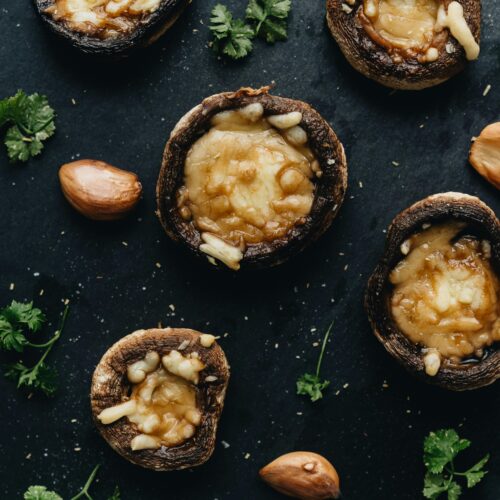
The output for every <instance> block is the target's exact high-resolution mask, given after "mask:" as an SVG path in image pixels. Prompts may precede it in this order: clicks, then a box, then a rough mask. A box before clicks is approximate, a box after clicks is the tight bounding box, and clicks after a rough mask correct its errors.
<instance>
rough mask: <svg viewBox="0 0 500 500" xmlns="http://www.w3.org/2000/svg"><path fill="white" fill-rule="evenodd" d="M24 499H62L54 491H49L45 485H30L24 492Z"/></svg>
mask: <svg viewBox="0 0 500 500" xmlns="http://www.w3.org/2000/svg"><path fill="white" fill-rule="evenodd" d="M24 500H63V499H62V497H60V496H59V495H58V494H57V493H55V492H54V491H49V490H47V488H46V487H45V486H30V487H29V488H28V489H27V491H26V492H25V493H24Z"/></svg>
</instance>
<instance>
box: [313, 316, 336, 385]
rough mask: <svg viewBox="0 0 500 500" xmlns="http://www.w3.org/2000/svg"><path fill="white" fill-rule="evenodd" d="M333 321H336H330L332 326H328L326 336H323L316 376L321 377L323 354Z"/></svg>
mask: <svg viewBox="0 0 500 500" xmlns="http://www.w3.org/2000/svg"><path fill="white" fill-rule="evenodd" d="M333 323H334V321H332V322H331V323H330V326H329V327H328V330H327V331H326V333H325V337H324V338H323V345H322V346H321V352H320V353H319V358H318V364H317V366H316V377H319V371H320V369H321V363H322V362H323V354H324V353H325V348H326V343H327V341H328V337H329V336H330V332H331V331H332V328H333Z"/></svg>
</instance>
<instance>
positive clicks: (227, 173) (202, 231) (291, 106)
mask: <svg viewBox="0 0 500 500" xmlns="http://www.w3.org/2000/svg"><path fill="white" fill-rule="evenodd" d="M346 187H347V165H346V158H345V154H344V148H343V146H342V144H341V143H340V141H339V140H338V139H337V136H336V135H335V133H334V132H333V130H332V129H331V128H330V126H329V125H328V123H327V122H326V121H325V120H324V119H323V118H322V117H321V116H320V115H319V114H318V113H317V112H316V111H315V110H314V109H312V108H311V107H310V106H309V105H308V104H306V103H304V102H301V101H296V100H293V99H286V98H283V97H277V96H273V95H271V94H269V87H264V88H261V89H259V90H254V89H251V88H242V89H240V90H238V91H237V92H224V93H222V94H216V95H213V96H211V97H208V98H206V99H205V100H204V101H203V102H202V103H201V104H199V105H198V106H196V107H195V108H193V109H192V110H191V111H189V112H188V113H187V114H186V115H185V116H184V117H183V118H182V119H181V120H180V121H179V123H178V124H177V125H176V127H175V128H174V130H173V132H172V133H171V135H170V139H169V140H168V142H167V145H166V147H165V152H164V155H163V163H162V166H161V170H160V175H159V178H158V184H157V202H158V211H157V213H158V216H159V218H160V221H161V224H162V226H163V228H164V229H165V231H166V233H167V234H168V235H169V236H170V237H171V238H172V239H173V240H174V241H177V242H180V243H182V244H183V245H184V246H185V247H187V248H188V249H189V250H190V251H191V252H192V253H193V254H194V255H197V256H200V257H203V258H204V259H205V258H208V259H209V261H210V262H211V263H212V264H214V265H218V264H220V263H221V262H222V263H223V264H224V265H225V266H227V267H229V268H231V269H233V270H238V269H239V268H240V266H243V267H245V268H262V267H268V266H273V265H276V264H279V263H281V262H283V261H285V260H286V259H288V258H289V257H290V256H292V255H293V254H295V253H297V252H299V251H300V250H302V249H303V248H304V247H305V246H306V245H308V244H309V243H311V241H313V240H316V239H317V238H319V236H320V235H322V234H323V233H324V232H325V231H326V230H327V228H328V227H329V226H330V224H331V222H332V220H333V219H334V217H335V216H336V214H337V212H338V210H339V208H340V206H341V204H342V201H343V199H344V194H345V190H346Z"/></svg>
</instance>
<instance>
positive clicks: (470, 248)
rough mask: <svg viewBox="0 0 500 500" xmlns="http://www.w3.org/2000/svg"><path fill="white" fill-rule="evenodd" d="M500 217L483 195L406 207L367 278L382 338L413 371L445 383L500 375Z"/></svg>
mask: <svg viewBox="0 0 500 500" xmlns="http://www.w3.org/2000/svg"><path fill="white" fill-rule="evenodd" d="M499 278H500V222H499V220H498V219H497V217H496V215H495V213H494V212H493V210H491V209H490V208H489V207H488V206H487V205H485V204H484V203H483V202H482V201H481V200H479V199H478V198H476V197H473V196H469V195H466V194H461V193H442V194H436V195H433V196H430V197H428V198H426V199H424V200H422V201H419V202H418V203H416V204H414V205H412V206H411V207H410V208H408V209H406V210H404V211H403V212H401V213H400V214H399V215H398V216H397V217H396V218H395V219H394V221H393V222H392V224H391V226H390V227H389V231H388V234H387V246H386V250H385V254H384V257H383V259H382V260H381V262H380V263H379V265H378V266H377V268H376V269H375V272H374V273H373V275H372V276H371V278H370V280H369V282H368V288H367V292H366V298H365V306H366V310H367V312H368V316H369V319H370V322H371V325H372V328H373V332H374V333H375V335H376V337H377V338H378V340H379V341H380V342H381V343H382V344H383V346H384V347H385V348H386V350H387V351H388V352H389V353H390V354H391V355H392V356H393V357H395V358H396V359H397V360H398V361H399V362H400V363H401V364H402V365H403V366H404V367H405V368H406V369H407V370H408V371H409V372H411V373H412V374H414V375H416V376H418V377H419V378H421V379H423V380H425V381H426V382H429V383H432V384H436V385H438V386H441V387H443V388H446V389H451V390H456V391H462V390H467V389H476V388H479V387H483V386H485V385H488V384H491V383H493V382H495V380H497V379H498V378H499V377H500V350H499V345H500V279H499Z"/></svg>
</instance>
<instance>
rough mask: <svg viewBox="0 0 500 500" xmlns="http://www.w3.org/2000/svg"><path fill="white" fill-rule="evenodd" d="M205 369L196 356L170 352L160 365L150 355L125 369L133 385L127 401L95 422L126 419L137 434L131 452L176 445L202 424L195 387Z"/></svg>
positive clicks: (104, 422) (151, 353)
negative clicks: (134, 427) (199, 375)
mask: <svg viewBox="0 0 500 500" xmlns="http://www.w3.org/2000/svg"><path fill="white" fill-rule="evenodd" d="M204 368H205V366H204V364H203V363H202V362H201V360H200V359H199V357H198V355H197V353H191V354H190V355H188V356H183V355H182V354H181V353H180V352H178V351H171V352H170V353H169V354H167V355H165V356H163V358H162V359H161V365H160V356H159V355H158V354H157V353H156V352H150V353H148V354H147V355H146V356H145V358H144V359H143V360H140V361H137V362H136V363H134V364H132V365H130V366H129V367H128V369H127V377H128V379H129V381H130V382H132V384H133V385H132V392H131V395H130V398H129V399H128V400H127V401H125V402H123V403H120V404H118V405H115V406H112V407H110V408H106V409H105V410H103V411H102V412H101V413H100V414H99V416H98V418H99V420H100V421H101V422H102V423H103V424H105V425H106V424H111V423H113V422H116V421H117V420H119V419H120V418H123V417H127V418H128V420H129V421H130V422H131V423H133V424H134V425H135V426H136V427H137V430H138V431H139V432H140V434H138V435H137V436H136V437H134V438H133V439H132V441H131V443H130V446H131V448H132V450H134V451H136V450H143V449H155V448H159V447H160V446H176V445H179V444H181V443H183V442H184V441H186V440H188V439H189V438H191V437H192V436H193V435H194V434H195V432H196V427H198V426H199V425H200V424H201V418H202V415H201V412H200V410H199V408H198V402H197V399H198V398H197V389H196V385H195V384H197V383H198V374H199V372H200V371H202V370H203V369H204Z"/></svg>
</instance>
